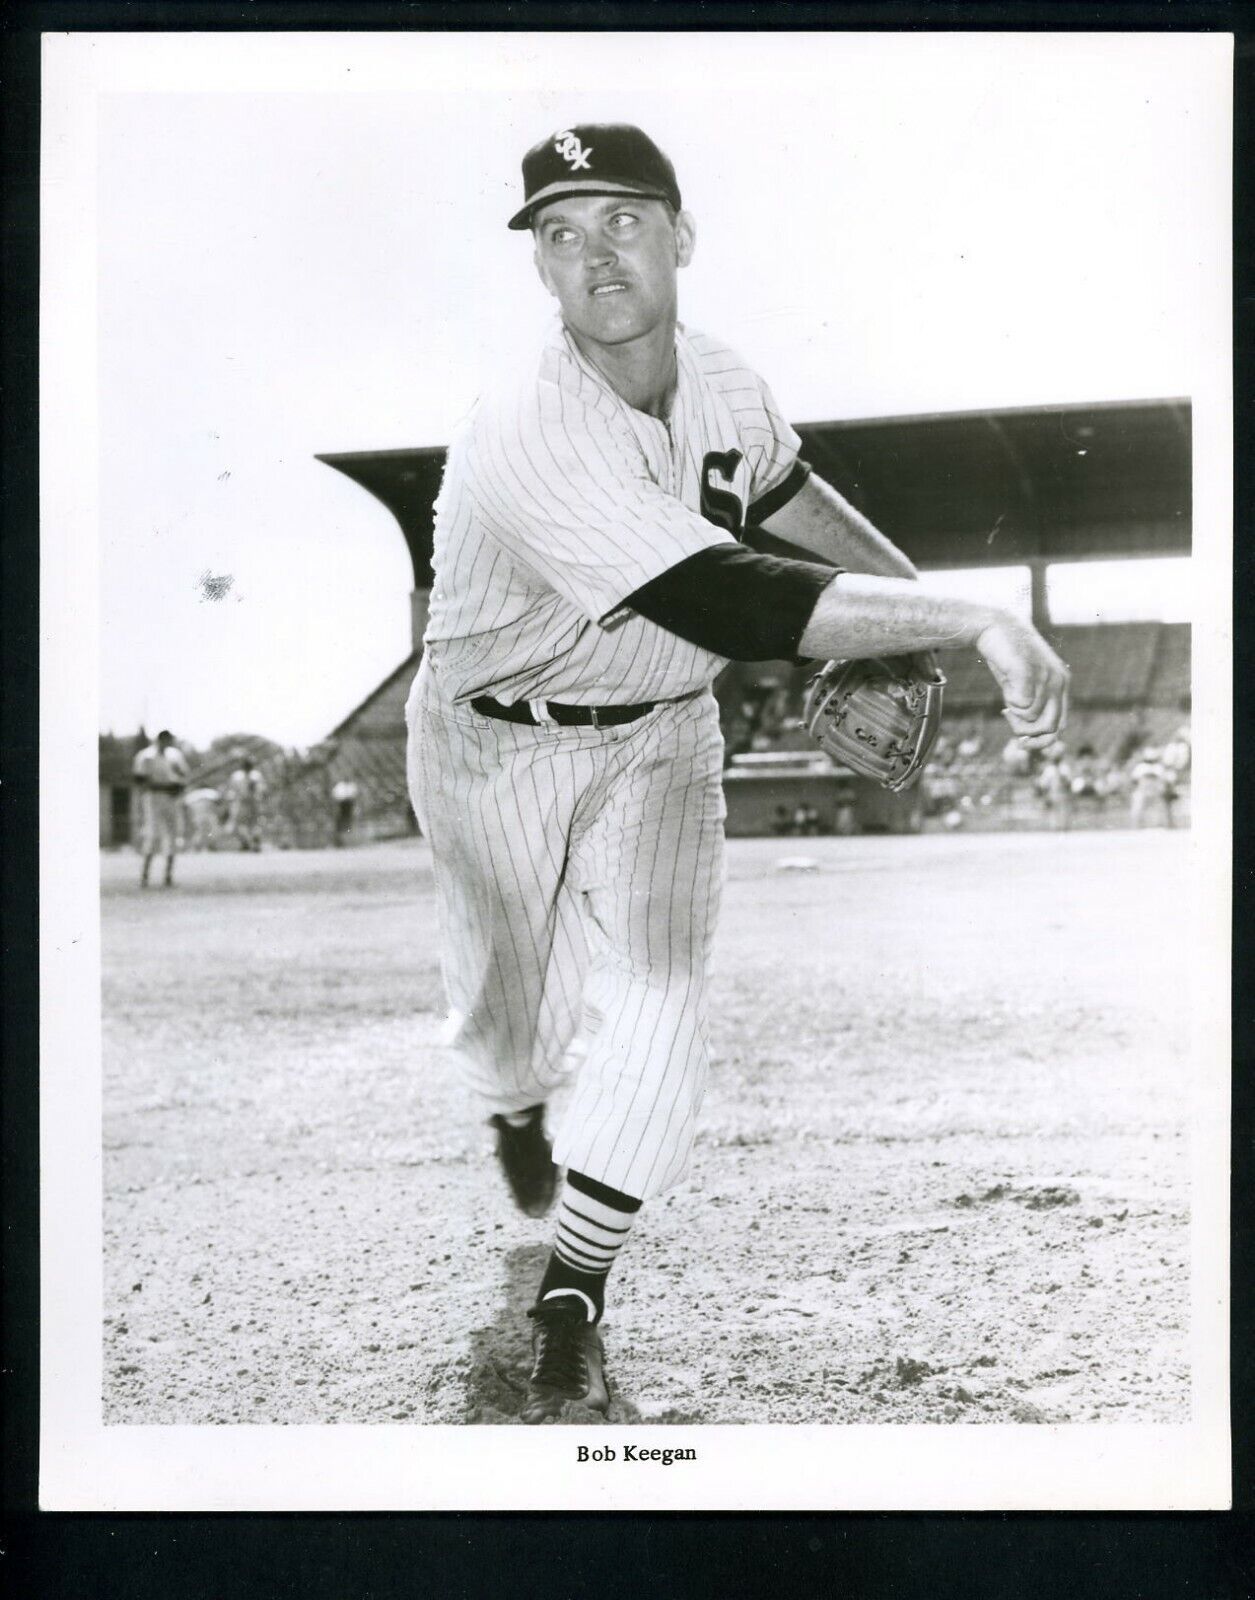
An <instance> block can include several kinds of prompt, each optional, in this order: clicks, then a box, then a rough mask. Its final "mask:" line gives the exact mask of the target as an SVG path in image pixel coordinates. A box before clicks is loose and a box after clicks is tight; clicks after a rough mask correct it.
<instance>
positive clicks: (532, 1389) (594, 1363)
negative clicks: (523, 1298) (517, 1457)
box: [519, 1295, 610, 1422]
mask: <svg viewBox="0 0 1255 1600" xmlns="http://www.w3.org/2000/svg"><path fill="white" fill-rule="evenodd" d="M527 1314H528V1316H529V1317H531V1319H532V1321H533V1322H534V1324H535V1326H534V1328H533V1329H532V1357H533V1359H532V1372H531V1376H530V1377H529V1378H528V1380H527V1398H526V1399H525V1400H524V1402H523V1409H522V1411H521V1412H520V1413H519V1416H520V1418H521V1419H522V1421H524V1422H545V1421H547V1420H548V1418H550V1417H556V1416H557V1415H558V1414H559V1413H560V1412H561V1410H562V1408H563V1406H564V1405H566V1403H567V1402H568V1401H569V1400H575V1401H577V1402H578V1403H579V1404H580V1405H582V1406H587V1407H588V1409H589V1410H590V1411H607V1410H608V1409H609V1407H610V1395H609V1393H608V1391H607V1389H606V1374H605V1370H604V1366H603V1359H602V1350H601V1335H600V1334H599V1333H598V1332H597V1325H596V1323H593V1322H590V1321H589V1320H588V1314H587V1312H586V1311H585V1309H584V1305H583V1302H582V1301H580V1300H577V1299H576V1298H575V1297H574V1295H563V1296H560V1297H557V1298H555V1299H553V1300H542V1301H541V1303H540V1304H539V1305H538V1306H533V1307H532V1309H531V1310H530V1311H529V1312H528V1313H527Z"/></svg>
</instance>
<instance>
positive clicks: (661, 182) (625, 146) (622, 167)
mask: <svg viewBox="0 0 1255 1600" xmlns="http://www.w3.org/2000/svg"><path fill="white" fill-rule="evenodd" d="M572 194H635V195H643V196H645V197H646V198H647V199H651V200H668V201H670V203H671V204H672V205H673V206H674V207H675V209H676V210H677V211H678V210H679V209H680V186H679V184H678V183H677V182H676V176H675V168H674V167H673V166H672V165H671V163H670V161H668V160H667V158H666V156H665V155H663V153H662V151H661V150H660V149H659V148H658V146H657V145H656V144H655V143H654V141H653V140H652V139H651V138H650V137H649V135H648V134H647V133H642V131H641V130H640V129H639V128H635V127H633V126H632V125H631V123H627V122H582V123H580V124H578V125H577V126H576V127H572V128H563V129H561V130H560V131H559V132H557V133H552V134H550V135H549V136H548V138H545V139H542V140H541V141H540V143H539V144H535V145H533V146H532V148H531V149H530V150H529V151H528V152H527V154H526V155H525V156H524V157H523V197H524V203H523V207H522V209H521V210H520V211H516V212H515V214H514V215H513V216H512V217H511V218H510V221H509V224H508V226H509V227H511V228H514V229H516V230H519V231H521V230H523V229H525V228H530V227H531V225H532V215H533V213H534V212H535V210H536V207H537V206H541V205H546V204H547V203H548V202H549V201H550V200H559V199H561V198H562V197H563V196H565V195H572Z"/></svg>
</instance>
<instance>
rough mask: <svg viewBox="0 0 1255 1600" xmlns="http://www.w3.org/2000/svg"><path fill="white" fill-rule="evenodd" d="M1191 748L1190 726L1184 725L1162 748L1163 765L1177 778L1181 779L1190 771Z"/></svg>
mask: <svg viewBox="0 0 1255 1600" xmlns="http://www.w3.org/2000/svg"><path fill="white" fill-rule="evenodd" d="M1191 754H1192V746H1191V744H1190V725H1189V723H1188V722H1187V723H1184V724H1183V725H1182V726H1181V727H1179V728H1178V729H1177V731H1176V732H1175V733H1174V734H1173V735H1172V737H1171V739H1169V740H1168V742H1167V744H1166V745H1164V747H1163V757H1162V759H1163V764H1164V766H1165V767H1167V768H1168V769H1169V770H1170V771H1171V772H1173V773H1175V774H1176V776H1177V777H1178V778H1181V777H1183V776H1184V775H1185V774H1186V773H1187V772H1188V771H1189V770H1190V758H1191Z"/></svg>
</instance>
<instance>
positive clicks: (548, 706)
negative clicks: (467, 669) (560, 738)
mask: <svg viewBox="0 0 1255 1600" xmlns="http://www.w3.org/2000/svg"><path fill="white" fill-rule="evenodd" d="M657 704H658V702H657V701H656V700H653V701H651V702H650V703H649V704H648V705H643V706H564V705H562V704H561V703H560V702H559V701H557V700H546V701H545V702H544V706H545V710H546V711H547V712H548V713H549V717H550V718H551V719H552V721H554V722H556V723H557V724H558V726H559V727H560V728H617V727H618V726H619V725H620V723H623V722H635V721H636V719H637V718H638V717H643V716H645V715H646V714H647V713H648V712H650V711H652V710H653V709H654V707H655V706H656V705H657ZM471 710H472V711H478V712H479V714H480V716H481V717H497V718H499V719H500V720H501V721H502V722H525V723H527V725H528V726H529V727H532V728H543V727H544V725H545V723H544V719H542V718H541V717H538V716H536V715H535V713H534V712H533V711H532V708H531V706H530V705H528V703H527V701H526V700H520V701H519V702H518V703H517V704H516V705H512V706H507V705H503V704H502V702H501V701H500V700H494V699H493V698H492V696H491V695H487V694H481V695H478V696H477V697H476V698H475V699H474V700H472V701H471Z"/></svg>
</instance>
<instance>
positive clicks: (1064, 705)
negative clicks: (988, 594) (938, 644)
mask: <svg viewBox="0 0 1255 1600" xmlns="http://www.w3.org/2000/svg"><path fill="white" fill-rule="evenodd" d="M976 649H977V652H978V654H979V655H980V657H981V659H982V660H983V661H984V663H985V665H986V666H987V667H988V668H989V670H990V672H992V673H993V675H994V678H995V679H996V680H997V684H998V687H999V688H1000V689H1001V690H1002V698H1003V700H1004V701H1005V702H1006V710H1005V711H1004V712H1003V716H1004V717H1005V718H1006V719H1007V721H1008V722H1009V723H1010V725H1011V731H1012V732H1013V733H1015V734H1018V735H1019V738H1020V741H1021V743H1022V744H1025V745H1027V746H1028V748H1029V749H1030V750H1040V749H1043V748H1044V747H1045V746H1046V745H1048V744H1050V743H1051V742H1052V741H1053V740H1054V739H1055V737H1056V736H1057V735H1058V734H1060V733H1062V731H1063V729H1064V727H1065V726H1066V725H1067V720H1068V678H1069V676H1070V674H1069V672H1068V669H1067V667H1066V666H1065V665H1064V664H1063V662H1062V661H1060V659H1059V657H1058V656H1057V655H1056V654H1055V653H1054V651H1053V650H1052V649H1051V648H1050V646H1049V645H1048V644H1047V643H1046V641H1045V640H1044V639H1043V638H1042V636H1041V634H1040V633H1038V631H1037V629H1036V628H1033V627H1031V626H1030V625H1029V624H1028V623H1027V622H1021V621H1020V619H1019V618H1018V617H1013V616H1011V615H1009V614H1000V615H999V616H998V617H997V618H996V619H995V620H994V621H993V622H991V623H989V624H988V625H987V626H986V627H985V628H984V629H982V631H981V632H980V633H979V634H978V635H977V639H976Z"/></svg>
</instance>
